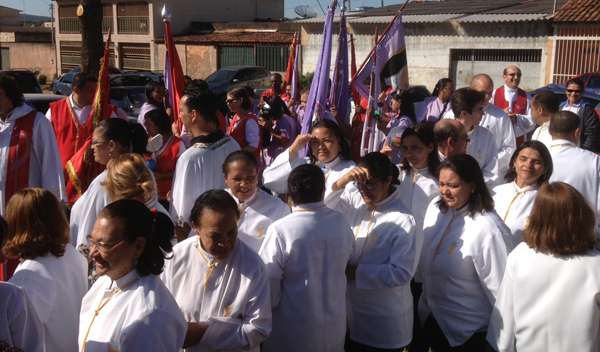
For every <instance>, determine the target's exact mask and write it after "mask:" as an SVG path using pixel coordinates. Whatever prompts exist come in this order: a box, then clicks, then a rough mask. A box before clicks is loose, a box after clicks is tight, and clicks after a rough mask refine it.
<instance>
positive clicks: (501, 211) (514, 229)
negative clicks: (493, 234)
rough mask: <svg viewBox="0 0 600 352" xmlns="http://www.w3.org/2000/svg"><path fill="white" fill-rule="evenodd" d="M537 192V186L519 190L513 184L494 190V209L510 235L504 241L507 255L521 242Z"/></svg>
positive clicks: (506, 184) (497, 187)
mask: <svg viewBox="0 0 600 352" xmlns="http://www.w3.org/2000/svg"><path fill="white" fill-rule="evenodd" d="M537 191H538V187H537V185H533V186H528V187H524V188H520V187H519V186H517V185H516V184H515V183H514V182H510V183H505V184H503V185H500V186H496V187H495V188H494V208H496V213H497V214H498V216H500V218H501V219H502V220H503V221H504V223H505V224H506V226H508V228H509V229H510V233H511V236H510V237H508V238H506V239H505V242H506V249H507V250H508V252H509V253H510V251H512V250H513V249H514V248H515V247H516V246H517V245H518V244H519V243H521V241H523V230H525V225H526V224H527V218H528V217H529V214H530V213H531V209H533V202H534V201H535V197H536V196H537Z"/></svg>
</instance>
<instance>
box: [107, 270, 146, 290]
mask: <svg viewBox="0 0 600 352" xmlns="http://www.w3.org/2000/svg"><path fill="white" fill-rule="evenodd" d="M139 278H140V274H138V272H137V270H136V269H133V270H131V271H130V272H128V273H127V274H125V275H124V276H121V277H120V278H118V279H116V280H113V281H112V283H111V285H110V286H111V287H112V284H113V283H114V284H115V285H116V286H117V287H118V288H119V289H120V290H121V291H123V290H125V289H126V288H127V287H128V286H130V285H131V284H132V283H134V282H135V281H137V280H138V279H139Z"/></svg>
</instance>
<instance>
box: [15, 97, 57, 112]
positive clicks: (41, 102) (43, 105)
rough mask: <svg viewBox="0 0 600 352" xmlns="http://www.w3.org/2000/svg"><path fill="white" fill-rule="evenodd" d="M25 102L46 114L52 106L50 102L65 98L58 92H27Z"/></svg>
mask: <svg viewBox="0 0 600 352" xmlns="http://www.w3.org/2000/svg"><path fill="white" fill-rule="evenodd" d="M23 95H24V97H25V104H27V105H29V106H31V107H32V108H34V109H36V110H37V111H39V112H41V113H42V114H45V113H46V111H48V108H49V107H50V103H52V102H54V101H57V100H60V99H63V98H64V96H62V95H56V94H45V93H25V94H23Z"/></svg>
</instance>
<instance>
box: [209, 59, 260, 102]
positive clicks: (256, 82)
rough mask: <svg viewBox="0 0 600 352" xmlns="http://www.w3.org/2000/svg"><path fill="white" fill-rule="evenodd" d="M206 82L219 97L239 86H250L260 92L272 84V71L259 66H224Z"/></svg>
mask: <svg viewBox="0 0 600 352" xmlns="http://www.w3.org/2000/svg"><path fill="white" fill-rule="evenodd" d="M206 83H208V87H209V88H210V90H211V91H212V92H213V94H215V95H217V96H219V97H222V96H224V95H225V93H227V91H228V90H230V89H231V88H234V87H237V86H250V87H252V88H254V91H255V92H257V94H260V93H262V92H263V91H264V90H266V89H267V88H269V87H270V86H271V71H269V70H267V69H265V68H263V67H259V66H232V67H224V68H221V69H219V70H217V71H215V72H214V73H212V74H211V75H210V76H208V78H206Z"/></svg>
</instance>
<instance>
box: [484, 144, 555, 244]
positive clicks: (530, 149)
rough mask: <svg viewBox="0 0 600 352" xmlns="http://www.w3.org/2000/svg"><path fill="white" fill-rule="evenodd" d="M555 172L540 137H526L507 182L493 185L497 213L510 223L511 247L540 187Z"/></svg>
mask: <svg viewBox="0 0 600 352" xmlns="http://www.w3.org/2000/svg"><path fill="white" fill-rule="evenodd" d="M550 176H552V157H551V156H550V152H549V151H548V149H547V148H546V146H545V145H544V144H543V143H542V142H539V141H527V142H525V143H523V144H521V145H520V146H519V147H517V150H516V151H515V152H514V153H513V155H512V157H511V159H510V163H509V166H508V172H507V173H506V176H505V177H504V179H505V180H506V181H507V182H508V183H505V184H502V185H499V186H496V187H494V190H493V193H494V207H495V208H496V213H498V215H499V216H500V218H502V220H503V221H504V223H505V224H506V225H507V226H508V228H509V229H510V232H511V236H510V237H509V238H506V249H508V251H509V253H510V251H511V250H512V249H513V248H515V247H516V246H517V245H518V244H519V243H520V242H521V241H522V236H523V230H524V229H525V224H526V223H527V218H528V217H529V213H531V208H532V207H533V201H534V200H535V197H536V195H537V192H538V188H539V187H540V186H541V185H543V184H544V183H546V182H548V180H549V179H550Z"/></svg>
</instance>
